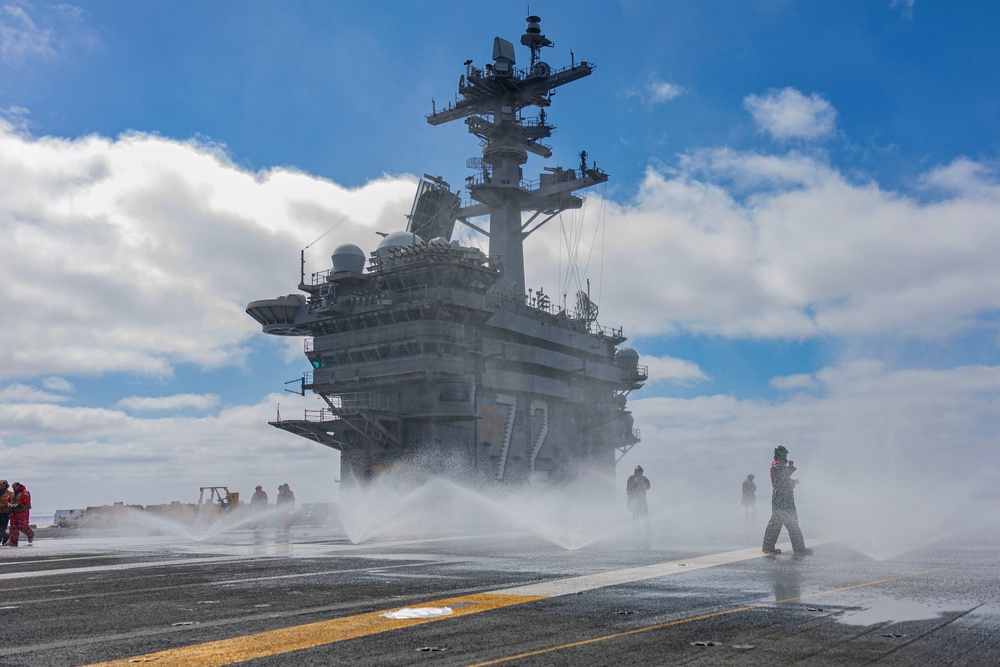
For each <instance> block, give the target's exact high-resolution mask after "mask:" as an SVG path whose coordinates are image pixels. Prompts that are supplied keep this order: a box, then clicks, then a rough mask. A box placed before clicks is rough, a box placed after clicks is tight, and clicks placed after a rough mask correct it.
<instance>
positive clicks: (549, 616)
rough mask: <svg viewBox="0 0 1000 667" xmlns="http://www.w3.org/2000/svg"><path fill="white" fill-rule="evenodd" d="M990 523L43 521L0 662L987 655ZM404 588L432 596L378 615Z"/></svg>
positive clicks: (18, 583) (999, 592)
mask: <svg viewBox="0 0 1000 667" xmlns="http://www.w3.org/2000/svg"><path fill="white" fill-rule="evenodd" d="M43 532H44V531H43ZM49 534H51V531H50V533H49ZM994 535H995V533H993V534H985V533H983V532H982V531H979V532H978V533H977V534H976V535H974V536H966V537H964V538H962V539H949V540H947V541H944V542H940V543H938V544H936V545H930V546H925V547H923V548H920V549H916V550H914V551H910V552H908V553H906V554H904V555H902V556H898V557H896V558H893V559H889V560H882V561H878V560H873V559H871V558H869V557H866V556H864V555H862V554H860V553H858V552H856V551H854V550H852V549H851V548H849V547H847V546H846V545H843V544H840V543H838V542H834V541H831V542H827V543H823V544H816V545H815V550H816V553H815V554H814V555H812V556H808V557H804V558H794V557H791V556H785V555H783V556H778V557H766V556H763V555H762V554H760V553H759V548H758V547H755V546H752V545H751V544H748V542H747V540H740V539H734V540H730V541H729V542H728V543H727V541H726V540H719V541H718V543H714V544H706V545H702V546H698V547H690V546H689V547H671V546H670V545H669V544H668V542H669V540H666V539H663V540H657V539H654V541H653V545H652V548H651V549H649V550H642V549H636V548H634V546H633V545H632V544H631V543H630V541H629V540H615V541H611V542H609V543H607V542H600V543H597V544H594V545H591V546H588V547H585V548H582V549H579V550H576V551H568V550H565V549H561V548H559V547H557V546H554V545H552V544H550V543H548V542H546V541H544V540H542V539H540V538H538V537H537V536H535V535H532V534H529V533H509V534H503V535H495V534H494V535H489V536H483V535H474V534H461V535H459V534H455V535H438V536H433V537H428V536H422V537H409V538H406V537H400V538H396V539H393V540H391V541H390V540H383V541H376V542H369V543H365V544H360V545H353V544H351V543H350V542H349V541H347V540H346V538H344V537H343V536H341V535H338V534H337V533H336V532H334V531H333V529H330V528H322V527H309V528H306V527H296V528H293V530H292V531H291V533H290V534H289V535H288V536H287V539H286V538H284V537H282V536H280V535H276V534H274V533H273V532H272V531H258V532H255V531H253V530H237V531H232V532H231V533H228V534H224V535H220V536H218V537H216V538H213V539H212V540H209V541H206V542H200V543H195V542H185V541H183V540H178V539H176V538H172V537H169V536H156V537H149V536H147V537H122V536H116V537H110V536H108V537H100V536H93V535H92V534H90V535H88V534H87V533H84V532H80V533H76V534H75V535H74V536H72V537H56V538H50V537H41V536H40V537H39V538H38V539H36V540H35V543H34V545H32V546H30V547H27V546H24V545H22V546H21V547H18V548H17V549H4V550H3V551H2V552H0V568H2V569H0V590H2V600H0V608H2V609H3V611H4V621H5V632H4V636H5V638H4V642H3V643H2V645H0V665H11V664H20V665H33V666H48V665H91V664H98V663H104V662H109V661H116V662H111V664H116V665H118V664H120V665H131V664H150V665H158V666H159V665H199V666H203V665H228V664H246V665H255V666H263V665H333V664H352V665H414V664H428V665H493V664H498V665H503V664H506V665H515V664H516V665H522V666H523V665H623V664H660V665H664V664H684V665H772V666H773V665H792V664H794V665H862V664H879V665H907V666H911V665H935V666H936V665H997V664H1000V576H998V573H1000V569H998V565H1000V540H997V539H996V538H995V537H994ZM779 546H780V544H779ZM786 546H787V545H786ZM400 608H409V609H423V610H424V611H423V612H419V613H422V614H425V615H427V617H426V618H417V619H412V618H411V619H407V618H403V619H393V618H385V617H384V616H382V614H383V613H385V612H388V611H391V610H397V609H400ZM447 611H450V613H447ZM434 614H440V615H434ZM279 630H283V632H276V631H279Z"/></svg>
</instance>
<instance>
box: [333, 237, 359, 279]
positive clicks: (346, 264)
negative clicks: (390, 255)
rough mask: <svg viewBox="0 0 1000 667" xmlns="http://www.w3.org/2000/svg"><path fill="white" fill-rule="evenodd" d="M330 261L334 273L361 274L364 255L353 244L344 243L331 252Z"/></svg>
mask: <svg viewBox="0 0 1000 667" xmlns="http://www.w3.org/2000/svg"><path fill="white" fill-rule="evenodd" d="M331 259H332V260H333V270H334V272H335V273H338V272H340V271H350V272H352V273H361V272H362V271H364V268H365V253H364V251H363V250H362V249H361V248H359V247H358V246H356V245H354V244H353V243H345V244H344V245H342V246H339V247H338V248H337V249H336V250H334V251H333V255H332V256H331Z"/></svg>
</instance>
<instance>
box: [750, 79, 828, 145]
mask: <svg viewBox="0 0 1000 667" xmlns="http://www.w3.org/2000/svg"><path fill="white" fill-rule="evenodd" d="M743 104H744V105H745V106H746V108H747V109H748V110H749V111H750V113H751V114H752V115H753V119H754V122H756V123H757V127H758V128H759V129H760V130H761V131H763V132H767V133H768V134H770V135H771V136H772V137H774V138H775V139H779V140H784V139H807V140H811V139H823V138H825V137H828V136H830V135H831V134H833V130H834V126H835V124H836V120H837V111H836V109H834V108H833V106H832V105H831V104H830V103H829V102H828V101H826V100H825V99H823V97H822V96H821V95H818V94H816V93H813V94H812V95H810V96H809V97H806V96H805V95H803V94H802V93H801V92H799V91H798V90H795V89H794V88H783V89H781V90H771V91H769V92H768V93H767V94H766V95H763V96H761V95H747V96H746V97H745V98H744V99H743Z"/></svg>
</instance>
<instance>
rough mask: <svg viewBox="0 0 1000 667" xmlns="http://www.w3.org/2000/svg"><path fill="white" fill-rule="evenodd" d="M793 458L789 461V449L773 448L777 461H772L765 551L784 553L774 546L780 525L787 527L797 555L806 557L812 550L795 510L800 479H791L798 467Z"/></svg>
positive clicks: (768, 553)
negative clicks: (803, 533) (769, 512)
mask: <svg viewBox="0 0 1000 667" xmlns="http://www.w3.org/2000/svg"><path fill="white" fill-rule="evenodd" d="M794 463H795V462H794V461H789V460H788V449H786V448H785V446H784V445H778V447H776V448H775V450H774V460H773V461H772V462H771V488H772V492H771V520H770V521H768V522H767V528H766V529H765V530H764V546H763V551H764V553H766V554H767V555H769V556H774V555H776V554H780V553H781V549H777V548H775V544H776V543H777V541H778V535H779V534H780V533H781V527H782V526H784V527H786V528H787V529H788V537H789V538H791V540H792V550H793V551H794V552H795V555H796V556H806V555H809V554H811V553H812V549H806V543H805V540H804V539H803V538H802V531H801V530H800V529H799V515H798V512H797V511H796V510H795V485H796V484H798V483H799V481H798V480H797V479H792V473H794V472H795V470H796V468H795V465H794Z"/></svg>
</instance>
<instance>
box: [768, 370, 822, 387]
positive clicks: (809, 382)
mask: <svg viewBox="0 0 1000 667" xmlns="http://www.w3.org/2000/svg"><path fill="white" fill-rule="evenodd" d="M816 384H817V383H816V378H814V377H813V376H812V375H810V374H809V373H796V374H794V375H786V376H784V377H776V378H771V386H772V387H774V388H775V389H812V388H814V387H816Z"/></svg>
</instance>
